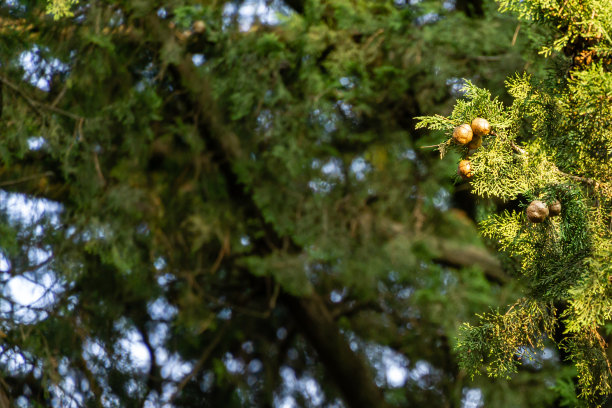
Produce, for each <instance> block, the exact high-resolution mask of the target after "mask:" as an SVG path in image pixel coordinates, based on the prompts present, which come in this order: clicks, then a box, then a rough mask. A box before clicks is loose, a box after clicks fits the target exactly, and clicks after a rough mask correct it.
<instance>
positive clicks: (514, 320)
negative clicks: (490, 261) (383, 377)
mask: <svg viewBox="0 0 612 408" xmlns="http://www.w3.org/2000/svg"><path fill="white" fill-rule="evenodd" d="M500 7H501V8H502V9H503V10H505V11H510V12H516V13H518V15H519V18H520V19H522V20H523V21H524V22H526V23H528V24H530V25H532V26H536V27H537V26H539V27H543V28H544V30H543V31H542V32H545V33H546V35H543V36H542V37H541V38H543V39H544V43H543V44H542V47H541V54H543V55H544V56H546V57H549V58H550V59H551V60H552V62H553V64H551V65H552V69H551V70H549V74H548V75H547V76H546V77H544V78H540V79H538V78H536V77H532V76H529V75H526V74H524V75H516V76H513V77H510V78H509V79H508V80H507V87H508V92H509V93H510V95H512V97H513V102H512V104H511V105H510V106H504V105H502V104H501V103H500V102H499V101H498V100H497V99H496V98H491V95H490V93H489V92H488V91H487V90H485V89H480V88H478V87H476V86H475V85H474V84H472V83H471V82H469V81H467V82H466V83H465V86H464V88H463V92H464V97H463V99H461V100H459V101H458V102H457V104H456V105H455V109H454V110H453V112H452V114H451V115H450V116H449V117H440V116H429V117H421V118H419V119H420V122H419V125H418V126H420V127H428V128H429V129H441V130H443V131H445V132H446V133H447V134H449V135H450V132H451V131H452V129H453V128H454V127H455V126H457V125H459V124H461V123H470V122H471V120H472V119H473V118H475V117H482V118H485V119H487V120H488V121H489V122H490V124H491V128H492V130H493V131H492V132H491V134H490V135H488V136H485V137H484V138H483V143H482V147H479V148H478V149H476V150H475V151H474V150H469V149H468V148H467V147H465V146H457V145H454V144H453V143H452V142H451V139H448V140H446V141H444V142H442V143H441V144H440V145H438V150H439V151H440V153H441V156H442V157H444V155H445V154H446V153H447V152H448V151H449V149H452V150H456V151H458V153H459V154H460V155H461V156H462V157H463V158H465V159H468V160H469V161H470V163H471V168H472V174H473V175H472V178H471V179H470V183H471V185H472V188H473V190H474V192H475V193H476V194H478V195H479V196H481V197H484V198H487V197H495V198H498V199H501V200H504V201H506V202H509V201H512V200H513V202H514V203H518V204H517V205H516V206H515V208H514V209H513V210H511V211H509V210H504V211H503V212H501V213H492V214H489V215H488V216H486V217H484V218H483V219H482V221H481V222H480V229H481V233H482V234H483V235H484V236H485V237H487V238H488V239H489V240H490V242H491V243H493V244H494V245H495V246H496V247H497V248H498V249H499V250H500V251H502V252H504V253H506V254H507V255H509V256H510V257H511V259H513V261H514V265H515V266H516V267H515V270H516V276H517V278H518V279H520V280H521V282H522V283H523V284H524V287H525V289H524V291H525V297H524V298H522V299H519V300H518V301H517V302H516V303H515V304H513V305H512V306H510V307H509V308H508V309H507V310H506V311H492V312H490V313H486V314H483V315H479V316H478V323H477V324H475V325H472V324H469V323H465V324H464V325H463V327H462V329H461V332H460V336H459V342H458V344H457V349H458V351H459V353H460V356H461V365H462V367H463V368H465V369H466V370H467V372H468V373H470V374H471V375H474V374H476V373H478V372H480V369H481V367H482V366H483V365H484V367H486V372H487V374H488V375H489V376H493V377H498V376H502V377H507V376H508V375H509V374H511V373H514V372H516V371H517V367H518V365H519V364H521V362H522V361H523V360H524V359H526V358H527V359H529V358H534V357H535V356H536V355H537V353H538V351H537V350H538V349H540V350H541V349H543V348H544V347H545V345H546V344H547V343H546V342H547V341H553V342H555V343H556V345H557V346H558V347H559V348H560V349H562V350H563V353H564V354H565V355H566V356H567V359H569V360H571V362H572V363H573V364H574V365H575V367H576V369H577V373H578V375H577V379H578V386H579V390H580V391H579V395H580V397H581V398H582V399H584V400H587V401H588V402H589V403H591V404H593V405H601V404H605V403H606V401H608V402H609V401H610V396H611V395H612V370H611V366H610V360H609V357H608V356H609V355H610V354H609V350H608V347H609V346H608V344H607V341H606V338H608V339H609V338H610V329H611V327H612V322H611V320H612V252H611V249H612V160H611V159H612V121H611V120H610V118H611V117H612V116H611V115H610V114H611V113H612V111H611V110H612V103H611V102H612V101H611V99H610V95H611V94H612V92H611V90H612V72H611V71H610V68H611V63H612V59H611V52H612V48H611V47H612V41H611V39H610V37H609V33H611V32H612V3H610V2H609V1H571V0H569V1H558V2H557V1H500ZM534 200H541V201H543V202H545V203H547V204H548V205H550V204H552V203H554V202H556V201H558V202H560V204H561V213H560V216H558V217H555V216H548V217H547V218H546V219H545V220H544V222H542V223H532V222H530V221H529V220H528V218H527V216H526V212H525V210H526V207H527V206H528V205H529V203H530V202H533V201H534ZM545 339H547V340H545Z"/></svg>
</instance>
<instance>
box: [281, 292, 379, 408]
mask: <svg viewBox="0 0 612 408" xmlns="http://www.w3.org/2000/svg"><path fill="white" fill-rule="evenodd" d="M283 302H284V304H285V305H286V306H287V307H288V308H289V310H290V311H291V313H292V314H293V316H294V318H295V320H296V321H297V323H298V326H299V328H300V330H301V331H302V333H303V335H304V336H305V337H306V338H307V339H308V341H309V343H310V344H311V345H312V347H313V348H314V349H315V350H316V352H317V354H318V355H319V358H320V360H321V362H322V363H323V365H324V366H325V368H326V369H327V371H328V373H329V375H330V377H331V378H332V379H333V381H334V382H335V383H336V385H337V386H338V388H339V389H340V392H341V393H342V395H343V396H344V400H345V402H346V404H347V405H348V406H349V407H350V408H387V407H390V405H389V404H387V403H386V402H385V400H384V397H383V395H382V392H381V391H380V389H379V388H378V387H377V386H376V384H375V382H374V378H373V375H372V369H371V368H370V367H369V366H368V365H367V364H366V362H365V361H364V360H363V358H361V357H360V356H359V355H357V354H356V353H355V352H353V350H351V348H350V347H349V344H348V341H347V339H346V337H344V336H343V335H342V333H340V330H338V326H337V325H336V323H335V322H334V321H333V319H332V316H331V314H330V313H329V311H328V310H327V307H326V306H325V303H324V302H323V300H322V299H321V298H320V297H319V296H317V295H316V294H315V295H312V296H310V297H306V298H296V297H293V296H290V295H285V296H284V297H283Z"/></svg>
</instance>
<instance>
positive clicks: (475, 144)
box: [467, 134, 482, 149]
mask: <svg viewBox="0 0 612 408" xmlns="http://www.w3.org/2000/svg"><path fill="white" fill-rule="evenodd" d="M467 146H468V148H469V149H478V148H479V147H480V146H482V137H481V136H477V135H476V134H474V137H472V140H471V141H470V143H468V145H467Z"/></svg>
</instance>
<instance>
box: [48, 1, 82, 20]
mask: <svg viewBox="0 0 612 408" xmlns="http://www.w3.org/2000/svg"><path fill="white" fill-rule="evenodd" d="M75 4H78V0H49V1H48V3H47V13H49V14H51V15H52V16H53V18H54V19H55V20H59V19H60V18H64V17H72V16H73V15H74V13H73V12H72V11H71V10H70V9H71V7H72V6H74V5H75Z"/></svg>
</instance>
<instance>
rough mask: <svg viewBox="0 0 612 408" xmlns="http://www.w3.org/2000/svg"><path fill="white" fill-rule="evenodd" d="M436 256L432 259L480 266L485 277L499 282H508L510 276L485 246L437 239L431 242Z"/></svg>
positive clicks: (463, 265) (449, 263)
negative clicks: (459, 243)
mask: <svg viewBox="0 0 612 408" xmlns="http://www.w3.org/2000/svg"><path fill="white" fill-rule="evenodd" d="M432 247H433V248H434V253H436V256H435V257H434V260H435V261H436V262H439V263H441V264H445V265H449V266H455V267H467V266H476V267H478V268H480V269H481V270H482V271H483V272H484V273H485V275H486V276H487V278H489V279H490V280H492V281H495V282H498V283H500V284H505V283H508V282H510V280H511V278H510V276H508V275H507V274H506V272H505V271H504V269H503V268H502V266H501V263H500V262H499V259H497V258H496V257H495V256H493V255H492V254H491V253H490V252H489V251H487V250H486V249H485V248H479V247H476V246H473V245H457V244H454V243H452V242H450V241H446V240H439V241H437V242H435V243H433V244H432Z"/></svg>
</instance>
